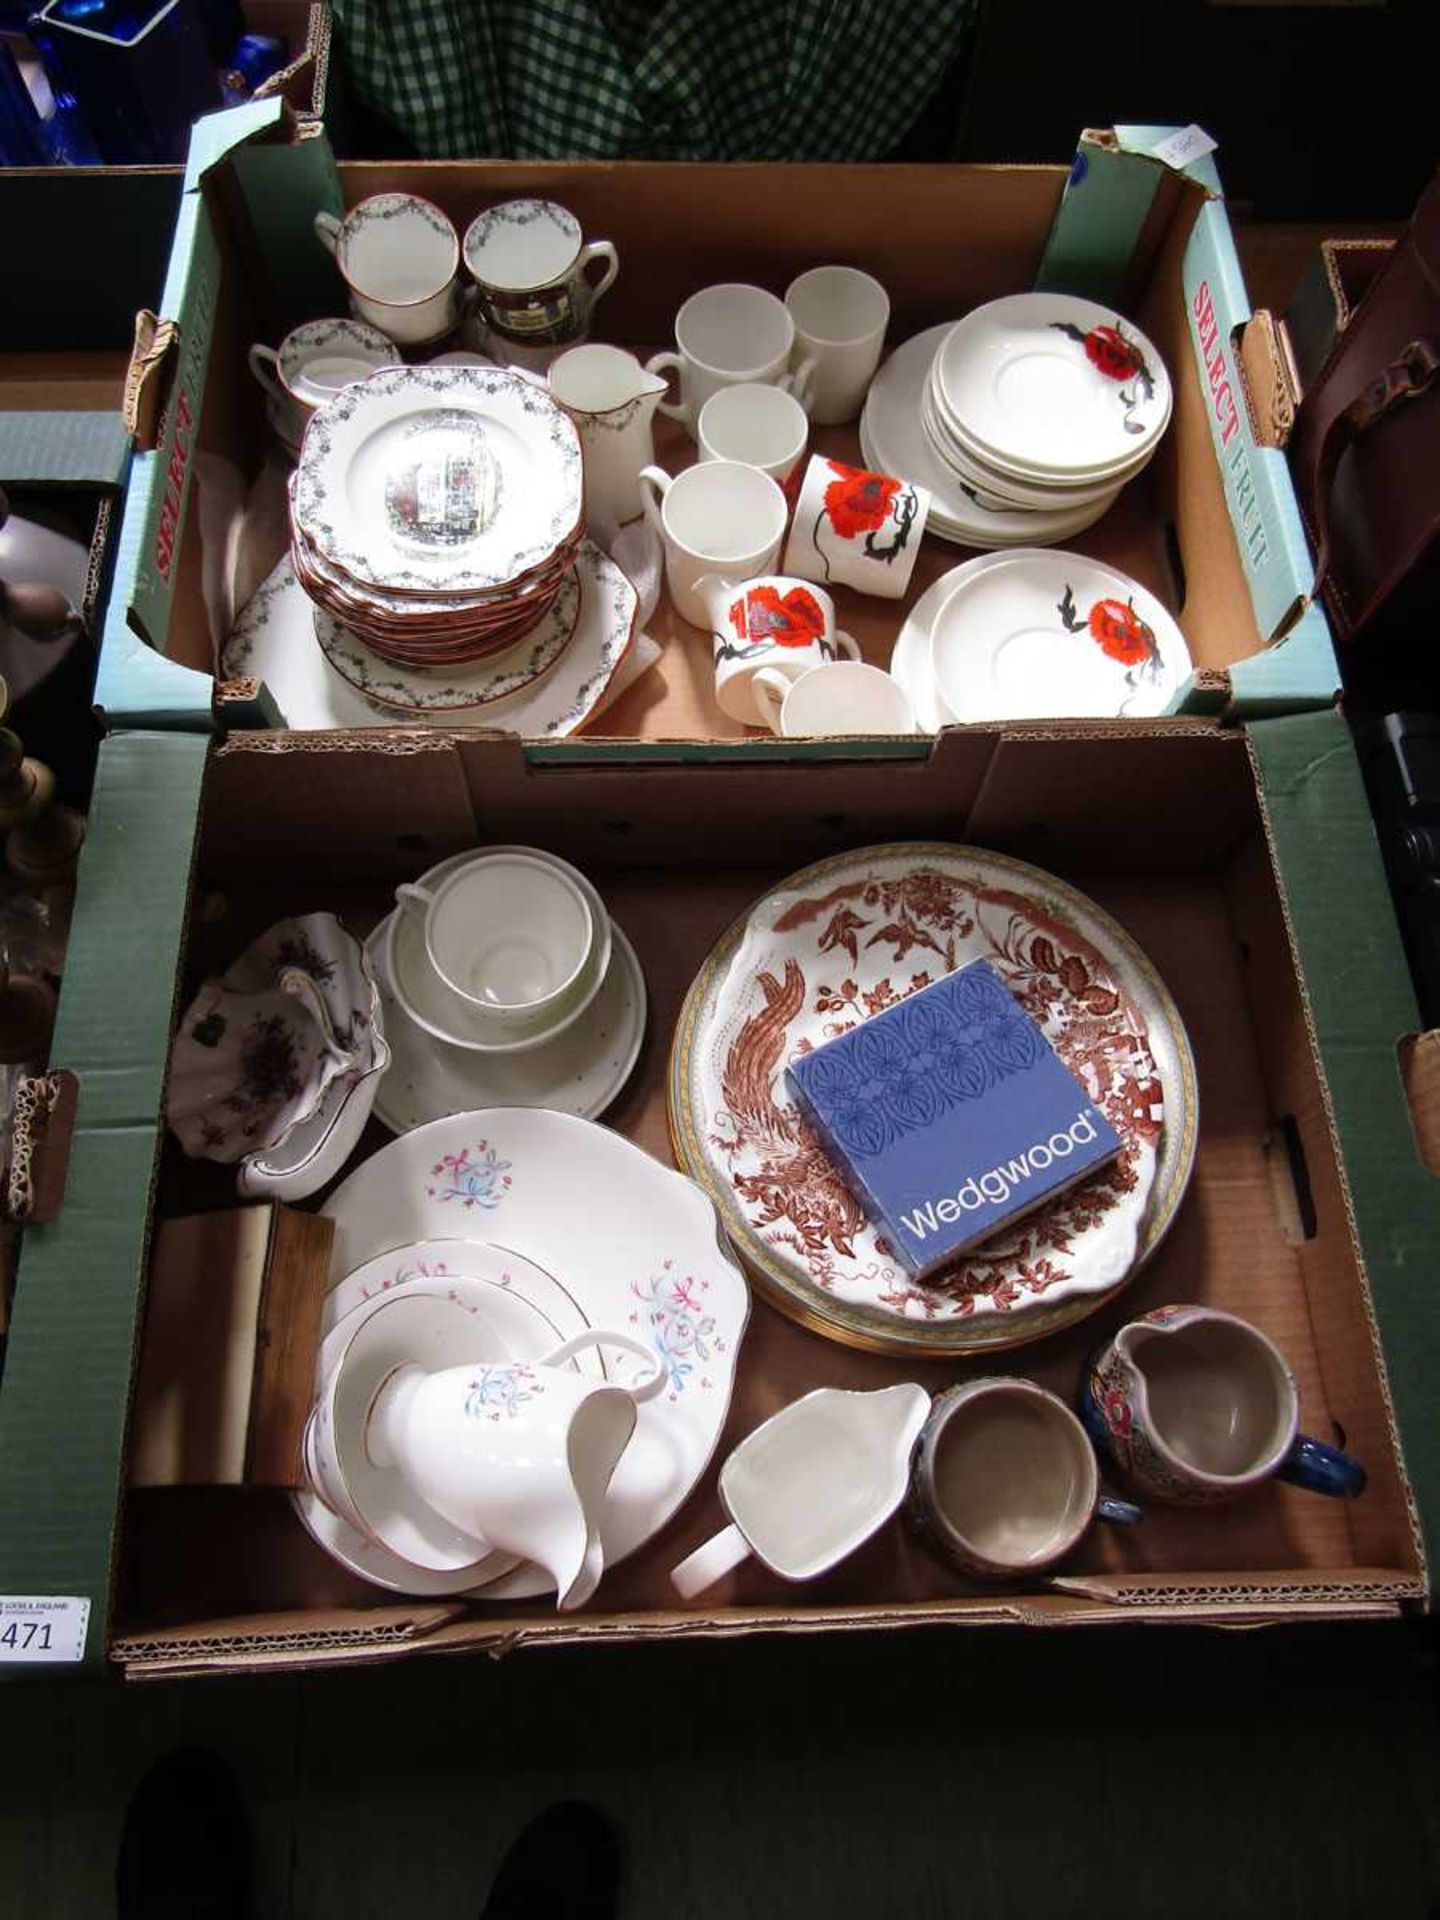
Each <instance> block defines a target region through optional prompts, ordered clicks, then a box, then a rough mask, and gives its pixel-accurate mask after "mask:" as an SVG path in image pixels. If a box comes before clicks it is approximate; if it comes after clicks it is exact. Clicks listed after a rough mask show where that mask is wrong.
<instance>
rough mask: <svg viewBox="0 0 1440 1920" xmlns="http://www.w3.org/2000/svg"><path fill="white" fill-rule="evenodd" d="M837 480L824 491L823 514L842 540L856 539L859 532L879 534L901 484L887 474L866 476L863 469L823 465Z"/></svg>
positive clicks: (837, 463)
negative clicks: (824, 513) (826, 466)
mask: <svg viewBox="0 0 1440 1920" xmlns="http://www.w3.org/2000/svg"><path fill="white" fill-rule="evenodd" d="M826 464H827V465H828V466H829V468H830V471H831V472H832V473H833V474H836V475H837V476H838V477H837V478H836V479H834V480H832V481H831V482H830V484H829V486H827V487H826V489H825V511H826V513H827V514H828V515H829V518H830V524H831V526H833V527H834V529H835V531H836V533H838V534H839V536H840V538H841V539H842V540H858V539H859V538H860V535H861V534H862V533H878V532H879V530H880V528H881V527H883V526H884V524H885V522H886V520H887V519H888V518H889V516H890V509H891V507H892V506H893V504H894V501H895V496H896V495H897V494H898V493H899V492H900V489H901V487H902V486H903V485H904V482H903V481H902V480H894V479H892V478H891V477H890V475H889V474H887V473H867V472H866V471H865V469H864V468H863V467H847V466H843V465H842V464H841V463H840V461H838V460H830V461H828V462H827V463H826Z"/></svg>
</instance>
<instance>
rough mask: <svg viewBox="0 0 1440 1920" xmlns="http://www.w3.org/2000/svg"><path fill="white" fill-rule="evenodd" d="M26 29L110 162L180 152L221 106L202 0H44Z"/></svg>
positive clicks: (163, 158)
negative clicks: (203, 118)
mask: <svg viewBox="0 0 1440 1920" xmlns="http://www.w3.org/2000/svg"><path fill="white" fill-rule="evenodd" d="M227 4H228V0H227ZM28 31H29V33H30V36H31V38H32V39H33V40H34V41H35V43H36V44H37V46H39V47H40V48H41V51H42V53H43V55H44V59H45V65H46V69H47V71H48V72H49V73H50V74H51V76H52V80H51V84H52V86H54V85H55V81H56V78H57V77H58V79H59V82H60V86H61V88H62V89H63V90H64V91H65V92H66V93H67V94H70V95H73V97H74V98H75V99H76V100H77V101H78V102H79V105H80V108H81V111H82V112H83V114H84V116H85V120H86V122H87V124H88V125H89V128H90V130H91V133H92V134H93V136H94V140H95V146H96V148H97V149H98V151H99V155H100V158H101V159H102V160H103V161H104V162H105V163H106V164H107V165H109V166H156V165H160V166H164V165H170V164H174V163H175V162H177V161H181V160H183V159H184V158H185V154H186V151H187V149H188V147H189V142H190V128H191V125H192V124H193V122H194V121H195V120H197V119H198V118H199V116H200V115H201V114H203V113H210V112H213V111H214V110H215V109H216V108H218V107H219V106H220V105H221V96H220V83H219V79H218V77H217V73H216V65H217V63H216V62H215V61H213V60H212V59H211V56H210V48H209V40H208V36H207V33H206V26H205V20H204V18H203V15H202V10H201V4H200V0H48V4H47V5H45V6H44V7H43V8H42V9H41V10H40V11H39V12H38V13H35V14H32V15H31V18H30V23H29V28H28Z"/></svg>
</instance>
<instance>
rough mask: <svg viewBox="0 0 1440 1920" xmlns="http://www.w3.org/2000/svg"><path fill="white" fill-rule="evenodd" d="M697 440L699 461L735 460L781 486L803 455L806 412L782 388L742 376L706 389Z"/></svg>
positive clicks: (806, 437) (807, 432)
mask: <svg viewBox="0 0 1440 1920" xmlns="http://www.w3.org/2000/svg"><path fill="white" fill-rule="evenodd" d="M696 439H697V440H698V441H699V445H700V458H701V459H702V460H738V461H739V462H740V464H741V465H742V466H746V467H758V468H759V469H760V471H761V473H768V474H769V476H770V478H771V479H772V480H774V481H776V482H777V483H778V484H779V485H780V486H781V487H783V486H784V485H785V483H786V481H788V480H789V478H790V476H791V474H793V473H794V472H795V470H796V468H797V467H798V466H799V465H800V462H801V461H802V460H803V459H804V457H805V448H806V445H807V444H808V442H809V439H810V416H809V415H808V414H807V413H806V411H805V409H804V407H802V406H801V404H800V402H799V401H798V400H797V399H796V398H795V396H794V394H793V393H787V392H786V391H785V389H784V388H783V387H767V386H764V385H762V384H761V383H760V382H759V381H755V380H746V381H743V382H742V383H741V384H740V385H739V386H738V387H721V388H720V390H719V392H718V393H712V394H711V396H710V398H709V399H708V400H707V401H706V402H705V404H704V406H703V407H702V408H701V409H700V418H699V421H698V423H697V427H696Z"/></svg>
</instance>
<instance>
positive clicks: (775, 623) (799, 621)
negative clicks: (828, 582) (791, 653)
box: [737, 587, 825, 647]
mask: <svg viewBox="0 0 1440 1920" xmlns="http://www.w3.org/2000/svg"><path fill="white" fill-rule="evenodd" d="M746 599H747V601H748V603H749V609H750V613H749V632H748V634H747V633H746V632H745V630H744V629H743V628H739V629H738V630H739V631H740V636H741V638H742V639H746V638H748V639H749V641H750V644H751V645H752V646H772V647H808V646H812V645H813V644H814V643H815V642H816V641H817V640H823V639H824V638H825V614H824V611H823V609H822V608H821V605H820V602H819V601H818V600H817V599H816V598H815V596H814V594H813V593H811V592H810V591H809V589H808V588H806V587H792V588H791V589H790V591H789V593H787V594H784V595H783V596H782V595H781V593H780V592H779V590H778V589H777V588H775V587H751V589H750V591H749V593H748V594H747V596H746ZM737 605H738V602H737ZM737 627H738V623H737Z"/></svg>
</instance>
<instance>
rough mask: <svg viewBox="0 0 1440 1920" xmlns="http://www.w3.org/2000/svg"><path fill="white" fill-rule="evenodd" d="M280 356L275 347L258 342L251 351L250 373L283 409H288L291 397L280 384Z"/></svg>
mask: <svg viewBox="0 0 1440 1920" xmlns="http://www.w3.org/2000/svg"><path fill="white" fill-rule="evenodd" d="M279 366H280V356H279V354H278V353H276V351H275V349H274V348H273V347H263V346H261V344H260V342H259V341H258V340H257V341H256V343H255V345H254V346H253V347H251V349H250V371H251V373H253V374H254V376H255V378H256V379H257V380H258V381H259V382H260V385H261V386H262V387H263V388H264V389H265V391H266V393H268V394H269V396H270V398H271V399H272V400H278V401H279V403H280V405H281V406H282V407H288V406H289V404H290V396H289V394H288V393H286V391H285V389H284V387H283V386H282V385H281V384H280V377H279Z"/></svg>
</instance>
